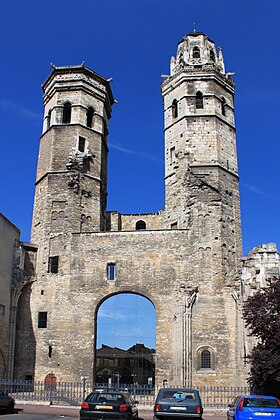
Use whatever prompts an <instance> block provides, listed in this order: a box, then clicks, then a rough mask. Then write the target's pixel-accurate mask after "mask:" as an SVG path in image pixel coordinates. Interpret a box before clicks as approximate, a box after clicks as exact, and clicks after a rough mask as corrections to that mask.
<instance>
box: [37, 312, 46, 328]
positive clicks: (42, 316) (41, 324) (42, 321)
mask: <svg viewBox="0 0 280 420" xmlns="http://www.w3.org/2000/svg"><path fill="white" fill-rule="evenodd" d="M47 320H48V312H39V313H38V328H47Z"/></svg>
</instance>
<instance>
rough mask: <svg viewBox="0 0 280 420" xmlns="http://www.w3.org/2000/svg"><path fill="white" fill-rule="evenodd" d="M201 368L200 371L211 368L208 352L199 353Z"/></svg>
mask: <svg viewBox="0 0 280 420" xmlns="http://www.w3.org/2000/svg"><path fill="white" fill-rule="evenodd" d="M201 368H202V369H210V368H211V353H210V351H209V350H203V351H202V352H201Z"/></svg>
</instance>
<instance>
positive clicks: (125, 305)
mask: <svg viewBox="0 0 280 420" xmlns="http://www.w3.org/2000/svg"><path fill="white" fill-rule="evenodd" d="M155 328H156V313H155V308H154V306H153V304H152V303H151V302H150V301H149V300H148V299H146V298H144V297H143V296H139V295H136V294H132V293H123V294H119V295H114V296H112V297H110V298H109V299H107V300H105V301H104V302H103V303H102V305H101V306H100V308H99V310H98V317H97V348H100V347H101V345H102V344H106V345H108V346H111V347H119V348H122V349H128V348H129V347H132V346H133V344H135V343H141V344H145V346H146V347H149V348H153V349H155V347H156V334H155Z"/></svg>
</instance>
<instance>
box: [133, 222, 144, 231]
mask: <svg viewBox="0 0 280 420" xmlns="http://www.w3.org/2000/svg"><path fill="white" fill-rule="evenodd" d="M135 228H136V230H145V229H146V222H144V220H138V222H136V225H135Z"/></svg>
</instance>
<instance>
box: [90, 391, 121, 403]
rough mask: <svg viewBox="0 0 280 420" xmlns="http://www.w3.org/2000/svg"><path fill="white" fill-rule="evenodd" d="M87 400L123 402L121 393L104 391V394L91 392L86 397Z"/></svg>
mask: <svg viewBox="0 0 280 420" xmlns="http://www.w3.org/2000/svg"><path fill="white" fill-rule="evenodd" d="M87 401H92V402H97V403H104V402H110V403H115V402H118V403H120V404H123V403H125V401H124V398H123V396H122V395H121V394H113V393H110V392H106V393H104V394H103V393H102V394H100V393H98V392H93V393H92V394H90V395H89V396H88V397H87Z"/></svg>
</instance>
